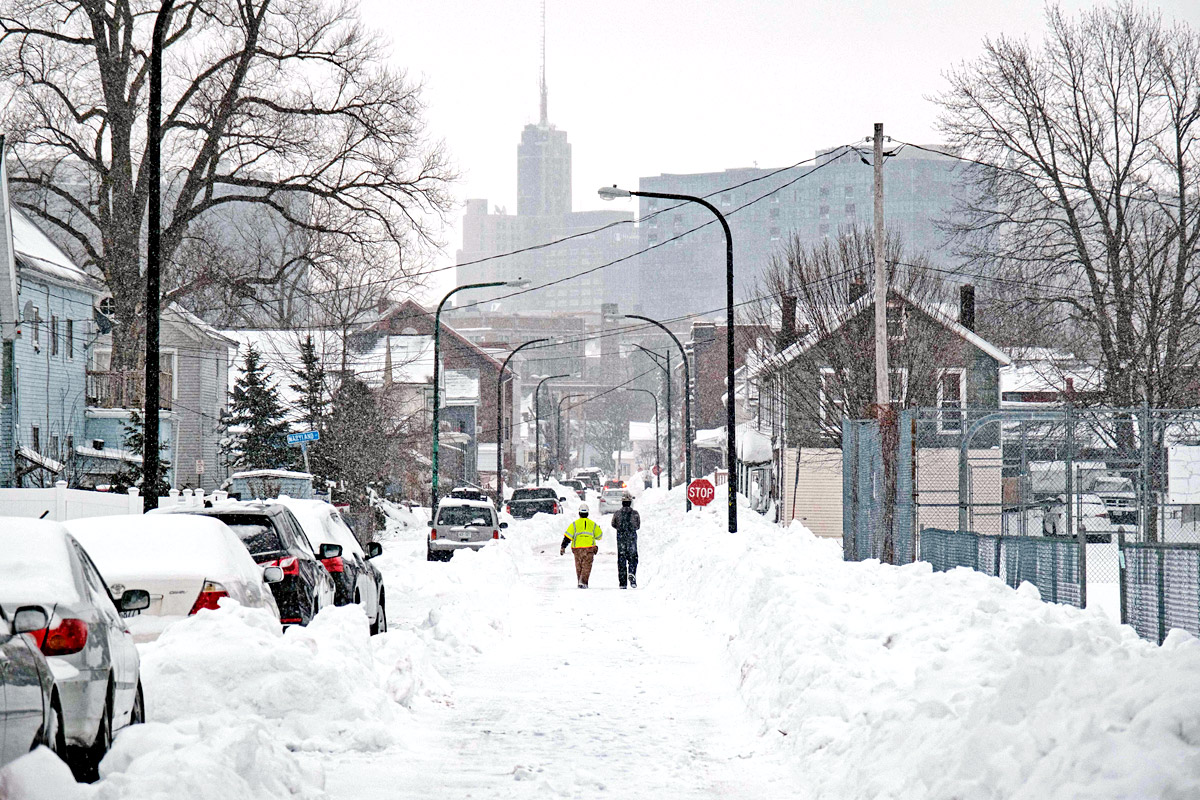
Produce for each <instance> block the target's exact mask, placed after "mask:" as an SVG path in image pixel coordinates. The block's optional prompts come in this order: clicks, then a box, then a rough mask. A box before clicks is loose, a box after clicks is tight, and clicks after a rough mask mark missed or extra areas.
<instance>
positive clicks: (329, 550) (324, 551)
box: [317, 542, 342, 561]
mask: <svg viewBox="0 0 1200 800" xmlns="http://www.w3.org/2000/svg"><path fill="white" fill-rule="evenodd" d="M341 554H342V546H341V545H340V544H329V543H328V542H326V543H325V544H322V545H321V549H320V552H318V553H317V558H319V559H321V560H322V561H324V560H325V559H327V558H337V557H338V556H340V555H341Z"/></svg>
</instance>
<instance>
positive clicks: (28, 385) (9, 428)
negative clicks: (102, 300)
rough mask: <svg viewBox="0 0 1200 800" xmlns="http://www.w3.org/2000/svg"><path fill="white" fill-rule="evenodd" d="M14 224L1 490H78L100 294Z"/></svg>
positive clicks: (24, 224)
mask: <svg viewBox="0 0 1200 800" xmlns="http://www.w3.org/2000/svg"><path fill="white" fill-rule="evenodd" d="M10 224H11V231H12V243H13V250H12V252H13V256H14V257H13V259H12V262H10V263H8V264H6V265H5V266H6V267H7V270H6V272H8V274H7V275H6V276H5V279H6V281H11V283H10V284H9V285H13V284H14V283H15V286H16V303H15V304H14V305H15V309H14V310H15V312H16V317H15V318H16V320H17V325H16V326H15V328H12V327H10V328H9V329H8V331H7V333H8V335H7V336H5V339H4V341H3V359H2V360H0V363H2V368H0V382H2V387H0V388H2V391H0V399H2V407H0V430H2V432H0V441H2V443H3V447H2V449H0V485H4V486H17V485H24V486H41V485H47V486H49V485H53V484H54V482H55V481H57V480H67V481H68V482H73V481H72V478H73V477H74V476H73V475H72V474H71V471H72V469H73V462H74V458H73V453H74V448H75V446H76V444H77V443H79V442H80V441H82V439H83V437H84V435H85V408H86V396H85V394H86V377H87V376H86V370H87V364H88V349H89V347H90V344H91V342H92V341H93V340H94V339H95V336H96V325H95V322H94V321H93V311H92V308H93V305H94V304H95V302H96V299H97V297H98V296H99V294H100V291H101V287H100V284H99V283H97V282H95V281H93V280H92V279H91V278H89V277H88V276H87V275H86V274H84V273H83V272H82V271H81V270H79V269H78V268H77V267H75V266H74V265H73V264H72V263H71V262H70V261H69V259H67V257H66V256H65V255H63V253H62V252H61V251H60V250H58V248H56V247H55V246H54V245H53V244H51V243H50V241H49V239H47V238H46V237H45V235H44V234H42V233H41V231H40V230H38V229H37V227H36V226H35V225H34V224H33V222H32V221H30V220H29V219H28V218H27V217H25V216H24V215H23V214H21V212H20V211H17V210H15V209H14V210H13V211H12V212H11V222H10ZM4 260H5V261H8V259H7V258H5V259H4ZM14 278H15V280H14ZM9 308H10V309H11V308H12V306H9ZM31 454H34V455H33V457H31ZM58 465H61V469H58V468H57V466H58Z"/></svg>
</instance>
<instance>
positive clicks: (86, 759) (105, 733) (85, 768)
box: [67, 683, 113, 783]
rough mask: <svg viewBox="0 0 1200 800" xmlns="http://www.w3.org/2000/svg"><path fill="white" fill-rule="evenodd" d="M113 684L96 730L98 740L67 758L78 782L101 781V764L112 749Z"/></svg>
mask: <svg viewBox="0 0 1200 800" xmlns="http://www.w3.org/2000/svg"><path fill="white" fill-rule="evenodd" d="M112 701H113V688H112V684H111V683H110V684H109V685H108V696H107V697H106V698H105V701H104V711H103V713H102V715H101V717H100V727H99V728H97V729H96V738H95V740H94V741H93V742H92V744H91V745H90V746H88V747H79V748H74V749H73V750H72V751H71V752H70V753H69V754H68V758H67V765H68V766H70V767H71V771H72V772H73V773H74V774H75V778H76V780H79V781H82V782H84V783H95V782H96V781H98V780H100V762H101V761H102V760H103V759H104V755H105V753H107V752H108V749H109V748H110V747H112V735H113V733H112V705H113V702H112Z"/></svg>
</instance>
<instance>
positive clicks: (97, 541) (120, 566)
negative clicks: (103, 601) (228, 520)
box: [64, 514, 262, 586]
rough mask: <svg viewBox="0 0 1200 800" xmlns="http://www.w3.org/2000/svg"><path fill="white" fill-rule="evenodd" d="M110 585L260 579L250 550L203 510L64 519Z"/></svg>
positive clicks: (224, 525)
mask: <svg viewBox="0 0 1200 800" xmlns="http://www.w3.org/2000/svg"><path fill="white" fill-rule="evenodd" d="M64 524H65V526H66V528H67V530H69V531H70V532H71V534H72V535H73V536H74V537H75V538H76V539H78V540H79V543H80V544H82V545H83V547H84V549H85V550H87V552H88V555H90V556H91V557H92V560H93V561H95V562H96V566H97V567H99V568H100V572H101V574H103V575H104V579H105V580H106V581H108V582H109V583H110V584H111V583H124V584H127V585H130V586H134V585H135V584H136V582H137V579H138V578H148V577H151V576H155V577H184V578H187V577H196V578H199V579H201V580H203V579H205V578H210V579H212V580H217V581H219V580H221V579H222V578H232V577H238V578H242V579H244V580H247V581H250V582H258V581H261V580H262V573H261V571H260V569H259V567H258V566H257V565H256V564H255V563H254V559H253V558H252V557H251V556H250V552H249V551H248V550H246V546H245V545H244V544H242V541H241V539H239V538H238V536H237V534H236V533H234V532H233V531H232V530H230V528H229V526H228V525H226V524H225V523H224V522H221V520H219V519H216V518H215V517H207V516H201V515H199V514H148V515H145V516H140V517H135V516H109V517H88V518H85V519H76V520H71V521H70V522H67V523H64Z"/></svg>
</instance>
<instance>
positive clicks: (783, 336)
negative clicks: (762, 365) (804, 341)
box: [775, 294, 796, 352]
mask: <svg viewBox="0 0 1200 800" xmlns="http://www.w3.org/2000/svg"><path fill="white" fill-rule="evenodd" d="M779 307H780V311H781V313H782V317H783V318H782V321H781V322H780V325H779V335H778V336H777V337H776V339H775V349H776V351H779V352H782V351H783V350H785V349H787V348H788V347H789V346H790V345H791V344H792V343H793V342H795V341H796V296H795V295H789V294H785V295H783V297H781V298H780V299H779Z"/></svg>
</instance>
